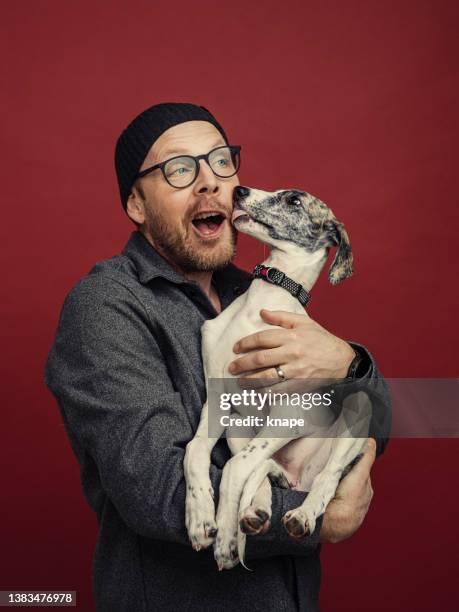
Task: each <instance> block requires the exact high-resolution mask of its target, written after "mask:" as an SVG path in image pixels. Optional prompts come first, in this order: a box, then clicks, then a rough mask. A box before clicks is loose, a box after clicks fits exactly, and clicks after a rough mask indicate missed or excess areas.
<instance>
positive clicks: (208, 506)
mask: <svg viewBox="0 0 459 612" xmlns="http://www.w3.org/2000/svg"><path fill="white" fill-rule="evenodd" d="M208 420H209V407H208V403H207V402H206V403H205V404H204V406H203V409H202V413H201V420H200V422H199V427H198V430H197V432H196V435H195V437H194V438H193V439H192V440H190V442H188V444H187V447H186V451H185V460H184V473H185V480H186V502H185V523H186V528H187V531H188V536H189V538H190V541H191V545H192V546H193V548H194V549H195V550H200V549H201V548H207V547H208V546H210V545H211V544H212V542H213V541H214V538H215V535H216V533H217V524H216V522H215V504H214V499H213V497H214V491H213V488H212V483H211V481H210V476H209V470H210V454H211V452H212V449H213V447H214V446H215V444H216V443H217V440H218V439H219V437H220V435H221V433H223V429H224V428H223V427H222V429H221V432H220V435H218V436H217V437H213V438H210V437H209V436H208ZM217 433H218V432H217Z"/></svg>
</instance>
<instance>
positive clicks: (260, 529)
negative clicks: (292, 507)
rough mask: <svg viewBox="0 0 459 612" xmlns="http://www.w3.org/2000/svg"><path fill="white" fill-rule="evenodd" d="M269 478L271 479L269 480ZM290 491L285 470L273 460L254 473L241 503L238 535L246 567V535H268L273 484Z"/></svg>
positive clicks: (241, 555)
mask: <svg viewBox="0 0 459 612" xmlns="http://www.w3.org/2000/svg"><path fill="white" fill-rule="evenodd" d="M267 475H268V476H269V479H268V478H267ZM270 480H271V482H274V483H276V484H277V485H278V486H281V487H283V488H286V489H288V488H289V487H290V485H289V482H288V480H287V477H286V476H285V473H284V470H283V469H282V468H281V466H280V465H279V464H277V463H276V462H275V461H274V460H273V459H268V460H267V461H264V462H263V463H262V464H261V465H260V466H259V467H258V468H257V469H256V470H255V471H253V472H252V473H251V474H250V476H249V478H248V479H247V482H246V483H245V486H244V491H243V493H242V496H241V501H240V503H239V527H240V529H239V530H238V535H237V552H238V557H239V560H240V562H241V563H242V565H243V566H244V567H246V568H247V569H249V568H248V567H247V566H246V565H245V564H244V550H245V541H246V537H245V536H246V535H258V534H263V533H266V531H267V530H268V529H269V526H270V522H271V515H272V489H271V482H270Z"/></svg>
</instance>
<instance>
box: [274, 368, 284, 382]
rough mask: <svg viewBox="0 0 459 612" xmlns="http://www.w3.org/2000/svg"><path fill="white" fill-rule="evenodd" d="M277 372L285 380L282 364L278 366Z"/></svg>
mask: <svg viewBox="0 0 459 612" xmlns="http://www.w3.org/2000/svg"><path fill="white" fill-rule="evenodd" d="M276 372H277V375H278V376H279V378H280V379H281V380H285V373H284V370H283V369H282V368H281V367H280V366H276Z"/></svg>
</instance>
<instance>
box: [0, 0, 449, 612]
mask: <svg viewBox="0 0 459 612" xmlns="http://www.w3.org/2000/svg"><path fill="white" fill-rule="evenodd" d="M1 13H2V15H1V23H2V25H1V36H0V45H1V47H2V48H1V54H2V59H3V60H4V64H3V69H2V70H3V73H4V74H3V78H2V82H3V84H4V87H5V90H6V95H5V96H4V98H3V100H2V103H1V104H2V114H1V116H2V119H3V124H4V125H3V139H4V144H5V147H4V156H3V162H2V164H1V168H0V171H1V173H2V192H3V217H4V223H3V229H2V230H1V231H2V239H1V242H0V244H1V248H2V251H3V260H2V261H3V265H4V271H5V272H6V274H5V273H4V275H3V282H2V287H3V289H4V290H5V294H4V299H3V300H2V310H3V315H2V322H3V324H4V333H3V335H4V348H3V365H2V371H3V373H4V375H5V380H4V384H3V398H4V399H3V404H4V413H3V414H4V417H5V420H6V423H5V422H4V424H3V427H2V432H3V435H2V444H1V445H0V453H1V457H0V459H1V465H2V474H1V479H2V493H3V503H2V520H1V527H0V537H1V556H0V563H1V567H0V588H1V589H13V588H14V589H72V590H77V591H78V597H79V606H78V609H80V610H92V609H93V607H92V603H91V560H92V554H93V550H94V546H95V541H96V533H97V524H96V519H95V517H94V516H93V514H92V512H91V510H90V509H89V508H88V506H87V505H86V502H85V501H84V498H83V496H82V494H81V491H80V484H79V472H78V467H77V463H76V460H75V459H74V457H73V455H72V451H71V448H70V445H69V443H68V441H67V438H66V436H65V432H64V428H63V425H62V423H61V419H60V415H59V413H58V410H57V406H56V404H55V401H54V399H53V397H52V396H51V395H50V394H49V392H48V391H47V390H46V388H45V386H44V384H43V368H44V362H45V358H46V355H47V352H48V350H49V348H50V346H51V343H52V340H53V335H54V331H55V328H56V325H57V320H58V315H59V311H60V308H61V305H62V302H63V299H64V297H65V295H66V293H67V291H68V290H69V289H70V288H71V286H72V285H73V284H74V283H75V282H76V281H77V280H78V278H80V277H81V276H82V275H84V274H85V273H86V272H87V271H88V270H89V269H90V267H92V265H93V264H94V263H95V262H96V261H97V260H99V259H103V258H106V257H110V256H112V255H113V254H115V253H117V252H120V250H121V249H122V247H123V246H124V244H125V242H126V241H127V239H128V237H129V233H130V232H131V231H132V229H133V228H134V226H133V225H132V224H131V223H130V222H129V220H128V219H127V217H126V216H125V214H124V212H123V211H122V208H121V205H120V203H119V200H118V193H117V186H116V182H115V176H114V169H113V148H114V142H115V140H116V137H117V136H118V134H119V132H120V130H121V129H122V128H124V127H125V125H126V124H127V123H128V122H129V121H130V120H131V119H132V118H133V117H134V116H135V115H136V114H137V113H138V112H140V111H141V110H143V109H144V108H146V107H147V106H150V105H151V104H154V103H157V102H161V101H190V102H195V103H197V104H203V105H204V106H206V107H207V108H209V109H210V110H211V111H212V112H213V113H214V114H215V115H216V117H217V118H218V119H219V120H220V121H221V123H222V124H223V126H224V127H225V129H226V131H227V133H228V134H229V136H230V138H231V140H232V141H233V143H235V144H241V145H242V146H243V150H242V154H243V165H242V168H241V172H240V180H241V183H242V184H246V185H249V186H253V187H259V188H263V189H266V190H271V189H278V188H290V187H297V188H300V189H304V190H307V191H310V192H311V193H313V194H315V195H317V196H319V197H320V198H321V199H323V200H324V201H325V202H326V203H328V204H329V205H330V206H331V207H332V208H333V210H334V212H335V214H336V215H337V217H338V218H339V219H341V220H342V221H344V222H345V224H346V227H347V229H348V232H349V235H350V238H351V242H352V246H353V249H354V253H355V259H356V274H355V276H354V277H353V278H352V279H351V280H348V281H346V282H345V283H343V284H342V285H340V286H337V287H332V286H330V285H328V284H327V282H326V280H325V275H323V276H322V278H321V279H320V281H319V283H318V285H317V286H316V289H315V291H314V300H313V302H312V305H311V309H310V313H311V315H312V316H313V317H314V318H316V319H317V320H318V321H319V322H320V323H321V324H322V325H324V326H325V327H327V328H328V329H329V330H330V331H332V332H334V333H336V334H337V335H340V336H342V337H344V338H347V339H349V340H352V339H354V340H358V341H360V342H362V343H364V344H366V345H367V346H368V348H369V349H370V351H372V352H373V354H374V356H375V358H376V360H377V363H378V365H379V366H380V368H381V370H382V372H383V373H384V374H385V375H386V376H387V377H404V376H411V377H455V376H457V375H458V370H457V341H458V337H457V310H456V313H455V312H454V307H456V309H457V291H456V282H457V264H456V266H454V258H455V256H456V250H457V247H456V245H455V240H456V235H457V228H455V227H454V223H453V217H455V218H456V219H457V205H458V198H457V182H456V174H457V163H458V156H457V153H456V151H457V136H458V130H457V128H458V116H457V108H458V106H459V100H458V82H457V75H458V68H457V66H458V50H459V39H458V37H457V24H458V18H459V10H458V4H457V2H454V1H452V2H446V1H442V2H438V1H437V2H434V1H430V2H427V1H422V0H416V1H412V2H408V1H384V2H383V1H380V2H375V1H366V2H360V1H354V0H353V1H347V2H341V1H338V0H336V1H334V2H330V1H325V2H323V1H322V2H320V3H318V2H309V1H307V2H305V1H291V2H286V3H284V4H283V5H281V4H280V3H279V2H278V1H273V0H268V1H265V2H261V3H255V2H254V3H252V4H251V3H249V2H247V1H241V0H232V2H228V3H223V4H221V3H218V2H214V1H212V2H211V1H200V2H183V1H178V2H171V3H169V2H164V1H160V2H147V1H144V2H139V1H132V2H123V3H120V2H114V1H110V2H107V1H106V2H86V1H80V2H70V1H68V2H61V1H59V2H58V1H54V0H53V1H49V0H48V1H46V2H32V1H31V0H29V1H27V2H22V3H17V5H14V4H13V3H8V4H7V3H2V9H1ZM5 60H6V61H5ZM5 217H6V219H5ZM241 245H242V248H241V250H240V252H239V254H238V259H237V263H239V264H240V265H241V266H243V267H245V268H249V267H250V266H251V265H252V264H253V263H254V262H255V261H256V260H257V261H258V260H260V256H261V254H262V249H261V247H260V245H259V244H258V243H255V242H253V241H250V240H249V239H247V238H244V239H242V240H241ZM457 450H458V446H457V441H453V440H450V441H448V440H436V441H433V440H393V441H392V442H391V443H390V445H389V447H388V450H387V453H386V454H385V456H383V457H382V458H381V459H380V460H378V462H377V464H376V465H375V466H374V468H373V472H372V475H373V484H374V489H375V497H374V500H373V503H372V505H371V509H370V512H369V514H368V516H367V519H366V521H365V523H364V525H363V526H362V528H361V529H360V530H359V532H358V533H357V534H355V535H354V536H353V537H352V538H351V539H350V540H348V541H347V542H343V543H340V544H337V545H328V546H325V547H324V549H323V567H324V578H323V588H322V609H323V610H324V611H337V610H352V611H356V610H365V611H367V610H401V609H402V610H417V611H419V610H426V611H427V610H429V611H430V610H433V609H438V610H453V609H458V605H459V602H458V595H457V585H456V580H455V576H456V569H457V565H456V564H457V546H458V537H457V536H458V527H457V519H456V516H455V514H456V513H455V503H456V502H457V490H456V489H457V486H456V485H454V482H456V483H457V470H456V466H455V465H454V464H455V463H456V457H457ZM229 596H230V595H229Z"/></svg>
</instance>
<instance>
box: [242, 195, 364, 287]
mask: <svg viewBox="0 0 459 612" xmlns="http://www.w3.org/2000/svg"><path fill="white" fill-rule="evenodd" d="M233 207H234V208H233V225H234V227H235V228H236V229H237V230H238V231H241V232H243V233H244V234H248V235H249V236H253V237H254V238H257V239H258V240H261V241H262V242H264V243H266V244H268V245H270V246H272V247H274V248H281V247H282V244H283V243H284V244H285V242H290V243H293V244H295V245H296V246H298V247H300V248H304V249H305V250H306V251H308V252H309V253H314V252H315V251H318V250H319V249H325V250H326V252H327V253H328V249H329V248H330V247H332V246H336V247H337V251H336V254H335V257H334V259H333V262H332V264H331V266H330V269H329V271H328V279H329V281H330V282H331V283H332V284H333V285H335V284H336V283H339V282H341V281H342V280H344V279H345V278H348V277H349V276H351V275H352V273H353V258H352V249H351V245H350V242H349V237H348V235H347V233H346V230H345V229H344V225H343V224H342V223H340V222H339V221H338V220H337V219H336V217H335V215H334V214H333V212H332V211H331V209H330V208H328V206H326V204H324V203H323V202H322V201H321V200H319V199H318V198H315V197H314V196H312V195H311V194H309V193H307V192H306V191H298V190H297V189H290V190H283V189H279V190H278V191H274V192H268V191H261V190H259V189H251V188H249V187H242V186H241V185H239V186H238V187H235V189H234V192H233Z"/></svg>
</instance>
